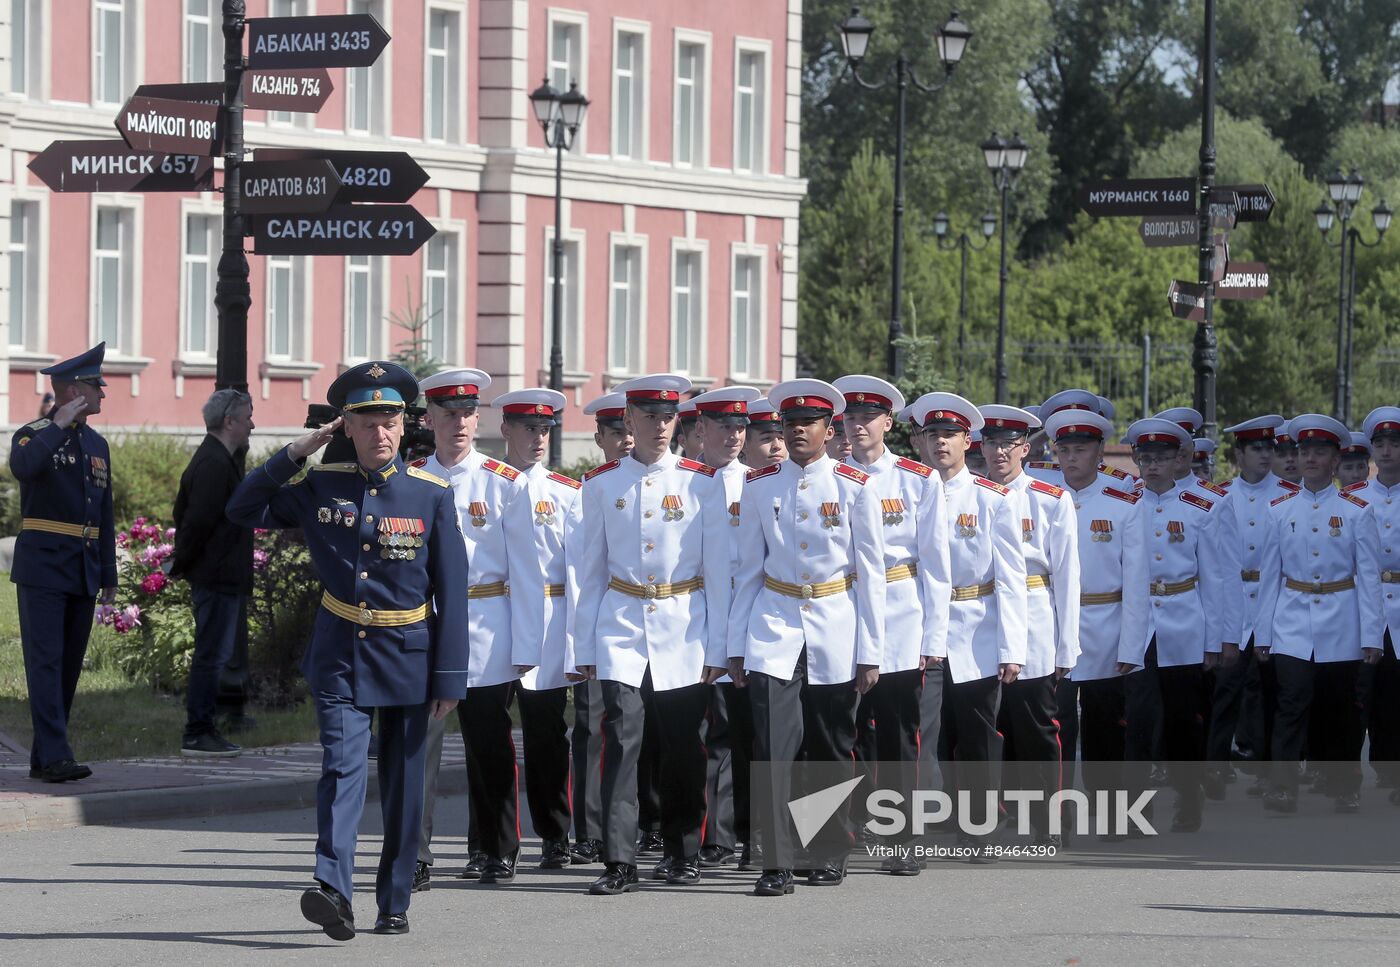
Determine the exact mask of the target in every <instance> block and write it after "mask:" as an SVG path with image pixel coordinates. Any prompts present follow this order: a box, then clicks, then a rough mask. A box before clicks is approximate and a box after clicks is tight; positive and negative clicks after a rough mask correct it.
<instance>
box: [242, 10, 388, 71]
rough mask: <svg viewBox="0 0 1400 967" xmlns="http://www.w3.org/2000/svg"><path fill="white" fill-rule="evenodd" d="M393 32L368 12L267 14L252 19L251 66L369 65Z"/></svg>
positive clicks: (249, 55) (249, 43) (249, 34)
mask: <svg viewBox="0 0 1400 967" xmlns="http://www.w3.org/2000/svg"><path fill="white" fill-rule="evenodd" d="M388 44H389V35H388V34H386V33H385V32H384V28H383V27H381V26H379V21H377V20H375V19H374V17H372V16H370V15H369V14H367V13H354V14H342V15H340V16H332V17H263V18H258V19H253V20H249V21H248V66H249V67H251V68H253V69H255V70H260V69H262V68H264V67H369V66H370V65H372V64H373V63H374V62H375V61H376V60H378V59H379V55H380V54H381V53H382V52H383V51H384V48H385V47H387V46H388Z"/></svg>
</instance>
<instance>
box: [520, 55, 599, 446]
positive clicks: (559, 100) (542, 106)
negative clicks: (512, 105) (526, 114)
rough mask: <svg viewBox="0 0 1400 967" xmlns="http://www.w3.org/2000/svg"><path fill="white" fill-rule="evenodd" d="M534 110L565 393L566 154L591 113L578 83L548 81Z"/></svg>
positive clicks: (556, 373)
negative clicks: (562, 88)
mask: <svg viewBox="0 0 1400 967" xmlns="http://www.w3.org/2000/svg"><path fill="white" fill-rule="evenodd" d="M530 106H531V107H532V108H533V109H534V111H535V120H537V121H539V122H540V127H541V128H542V129H543V130H544V143H545V146H546V147H550V148H553V149H554V251H553V253H552V255H551V258H552V259H553V266H554V285H553V286H552V294H551V298H552V305H553V307H554V318H553V319H552V320H551V322H552V325H551V327H550V342H551V345H550V347H549V388H550V389H552V390H555V391H556V392H560V393H562V392H563V391H564V219H563V212H564V152H565V151H568V150H569V148H570V147H571V146H572V145H573V143H574V135H576V134H578V129H579V125H581V124H582V123H583V116H584V114H585V113H586V112H587V111H588V98H586V97H584V96H583V93H582V92H581V91H579V89H578V82H577V81H574V82H572V83H570V84H569V90H568V91H567V92H566V93H563V94H561V93H559V91H557V90H555V89H554V87H553V86H551V85H550V83H549V79H548V78H545V81H544V83H543V84H541V85H540V86H539V87H537V88H535V89H534V91H532V92H531V93H530ZM562 430H563V428H562V425H560V426H556V427H555V428H554V431H553V432H552V433H550V434H549V464H550V466H552V467H557V466H559V462H560V457H561V450H562V446H563V441H562V439H561V438H560V437H561V433H562Z"/></svg>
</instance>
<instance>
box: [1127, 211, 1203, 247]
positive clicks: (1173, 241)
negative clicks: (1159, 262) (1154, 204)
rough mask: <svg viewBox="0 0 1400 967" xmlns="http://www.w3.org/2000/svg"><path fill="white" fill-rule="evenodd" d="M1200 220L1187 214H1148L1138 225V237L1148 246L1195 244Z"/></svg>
mask: <svg viewBox="0 0 1400 967" xmlns="http://www.w3.org/2000/svg"><path fill="white" fill-rule="evenodd" d="M1200 230H1201V223H1200V220H1199V219H1197V218H1196V214H1195V212H1192V213H1191V214H1189V215H1148V216H1147V217H1146V218H1144V219H1143V220H1142V223H1141V224H1140V225H1138V237H1139V238H1141V239H1142V244H1144V245H1146V246H1147V247H1148V248H1166V247H1169V246H1173V245H1195V244H1197V243H1198V242H1199V241H1200V238H1199V235H1200Z"/></svg>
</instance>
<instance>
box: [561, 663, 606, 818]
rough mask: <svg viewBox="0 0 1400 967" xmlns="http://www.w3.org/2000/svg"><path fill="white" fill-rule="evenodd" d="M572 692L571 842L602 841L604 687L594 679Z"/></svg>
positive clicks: (570, 740)
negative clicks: (572, 811) (572, 815)
mask: <svg viewBox="0 0 1400 967" xmlns="http://www.w3.org/2000/svg"><path fill="white" fill-rule="evenodd" d="M573 692H574V728H573V731H572V732H571V733H570V734H569V747H570V751H571V752H572V754H573V780H574V787H573V803H572V805H573V810H574V839H575V840H576V841H578V842H582V841H584V840H597V841H598V842H600V843H601V842H602V841H603V804H602V803H603V800H602V796H601V795H600V794H599V792H598V787H599V785H600V784H601V783H602V781H603V778H602V777H603V686H602V683H600V682H599V681H598V680H597V679H596V678H595V679H591V680H589V681H586V682H580V683H579V684H577V685H575V686H574V688H573Z"/></svg>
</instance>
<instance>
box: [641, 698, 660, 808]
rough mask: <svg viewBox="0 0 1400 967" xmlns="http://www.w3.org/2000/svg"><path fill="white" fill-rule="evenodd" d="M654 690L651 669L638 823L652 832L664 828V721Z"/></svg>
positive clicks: (644, 704)
mask: <svg viewBox="0 0 1400 967" xmlns="http://www.w3.org/2000/svg"><path fill="white" fill-rule="evenodd" d="M654 694H655V693H654V692H653V690H652V687H651V672H650V671H648V672H647V675H646V677H645V678H644V679H642V711H643V713H644V715H645V719H646V724H645V725H644V726H643V728H642V749H641V753H640V758H638V760H637V809H638V814H637V815H638V823H639V825H640V827H641V829H643V830H644V831H646V832H648V833H654V832H656V831H657V830H659V829H660V828H661V725H660V724H659V723H658V722H657V721H656V703H655V702H654V701H653V700H652V696H653V695H654Z"/></svg>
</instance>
